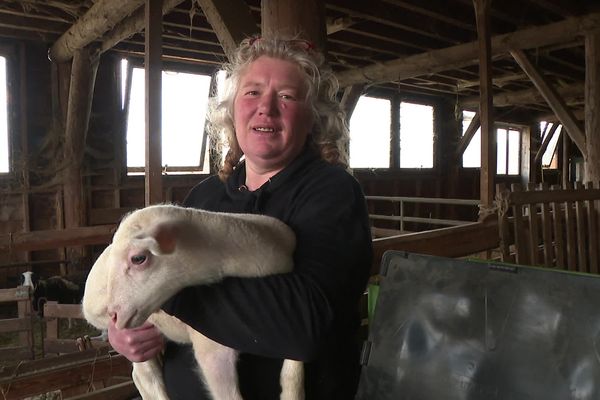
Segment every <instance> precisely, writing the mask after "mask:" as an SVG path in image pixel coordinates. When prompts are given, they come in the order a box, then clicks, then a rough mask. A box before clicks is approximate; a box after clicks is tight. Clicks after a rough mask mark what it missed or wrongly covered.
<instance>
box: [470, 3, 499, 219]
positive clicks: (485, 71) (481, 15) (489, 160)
mask: <svg viewBox="0 0 600 400" xmlns="http://www.w3.org/2000/svg"><path fill="white" fill-rule="evenodd" d="M473 4H474V6H475V20H476V22H477V36H478V42H479V81H480V84H479V96H480V102H479V118H480V122H481V172H480V173H481V175H480V196H479V197H480V200H481V205H480V207H481V210H480V215H481V216H482V217H484V216H485V215H486V213H487V210H489V209H491V208H492V206H493V204H494V176H495V172H496V135H495V134H494V117H493V105H492V61H491V54H492V45H491V35H490V12H489V11H490V0H473Z"/></svg>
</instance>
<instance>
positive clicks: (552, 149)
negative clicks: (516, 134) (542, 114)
mask: <svg viewBox="0 0 600 400" xmlns="http://www.w3.org/2000/svg"><path fill="white" fill-rule="evenodd" d="M554 125H555V124H554V123H552V122H545V121H543V122H540V133H541V139H542V143H544V142H546V140H547V137H548V135H549V134H550V133H552V132H553V131H554V134H553V135H552V137H551V138H550V139H548V140H549V142H548V145H547V147H546V150H545V151H544V154H543V155H542V168H549V169H550V168H551V169H557V168H558V138H559V137H560V133H561V131H562V125H560V124H559V125H558V127H556V130H554Z"/></svg>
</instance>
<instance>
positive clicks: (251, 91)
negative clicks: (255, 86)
mask: <svg viewBox="0 0 600 400" xmlns="http://www.w3.org/2000/svg"><path fill="white" fill-rule="evenodd" d="M257 95H258V90H249V91H247V92H246V96H257Z"/></svg>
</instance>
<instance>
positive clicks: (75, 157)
mask: <svg viewBox="0 0 600 400" xmlns="http://www.w3.org/2000/svg"><path fill="white" fill-rule="evenodd" d="M97 71H98V62H97V60H96V61H95V62H93V61H92V60H91V59H90V54H89V51H88V50H87V49H81V50H77V51H75V54H74V56H73V63H72V66H71V84H70V87H69V103H68V106H67V121H66V125H65V152H64V155H65V162H66V163H67V164H66V168H65V170H64V175H63V179H64V180H63V195H64V198H63V204H64V221H65V227H66V228H75V227H79V226H85V225H86V223H87V221H86V203H85V201H84V194H83V183H82V177H81V171H82V169H83V158H84V153H85V141H86V136H87V129H88V123H89V118H90V113H91V110H92V98H93V94H94V83H95V80H96V72H97ZM67 253H68V254H67V257H68V258H74V259H77V258H80V257H82V256H83V249H82V248H70V249H68V251H67Z"/></svg>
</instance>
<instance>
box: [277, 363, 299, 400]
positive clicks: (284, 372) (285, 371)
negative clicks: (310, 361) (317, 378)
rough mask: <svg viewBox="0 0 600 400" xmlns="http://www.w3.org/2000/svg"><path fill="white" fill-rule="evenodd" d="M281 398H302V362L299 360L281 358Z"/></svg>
mask: <svg viewBox="0 0 600 400" xmlns="http://www.w3.org/2000/svg"><path fill="white" fill-rule="evenodd" d="M279 382H280V384H281V397H280V399H281V400H303V399H304V364H302V362H300V361H294V360H283V366H282V367H281V375H280V378H279Z"/></svg>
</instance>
